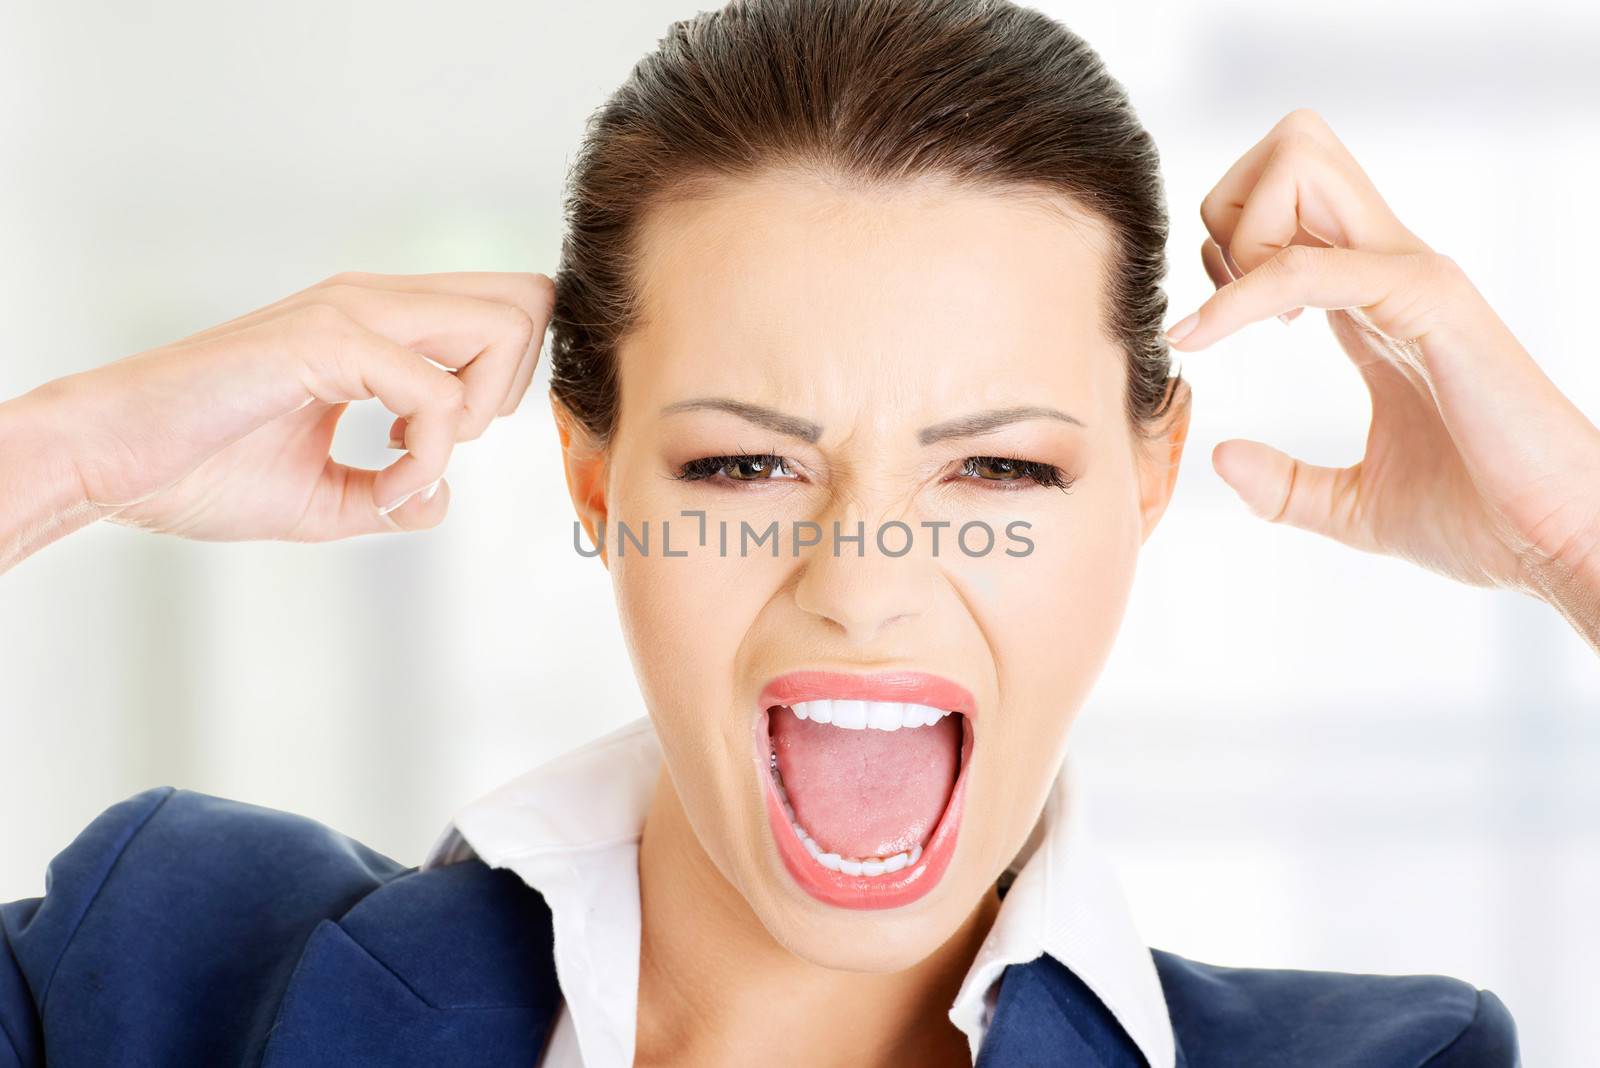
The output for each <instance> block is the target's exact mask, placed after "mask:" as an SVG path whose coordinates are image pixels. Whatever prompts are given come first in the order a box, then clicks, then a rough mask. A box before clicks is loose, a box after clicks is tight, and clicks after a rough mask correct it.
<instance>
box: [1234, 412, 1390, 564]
mask: <svg viewBox="0 0 1600 1068" xmlns="http://www.w3.org/2000/svg"><path fill="white" fill-rule="evenodd" d="M1211 466H1212V467H1213V468H1214V469H1215V470H1216V472H1217V474H1218V475H1220V476H1221V477H1222V480H1223V481H1224V482H1226V483H1227V484H1228V485H1229V486H1230V487H1232V489H1233V491H1234V492H1235V493H1237V494H1238V495H1239V499H1240V500H1242V501H1243V502H1244V504H1245V507H1247V508H1248V509H1250V511H1251V513H1252V514H1254V515H1255V516H1256V517H1257V518H1260V519H1264V520H1266V521H1267V522H1269V523H1283V524H1286V525H1288V526H1292V527H1299V528H1300V529H1302V530H1309V531H1311V532H1313V533H1315V534H1321V535H1324V536H1325V537H1329V538H1333V539H1335V540H1337V541H1341V542H1344V543H1345V544H1352V540H1351V539H1352V536H1353V532H1354V531H1356V530H1358V529H1359V525H1358V524H1357V522H1356V519H1357V516H1358V514H1359V508H1360V503H1361V502H1360V496H1361V495H1360V487H1361V465H1360V464H1356V465H1355V466H1353V467H1342V468H1334V467H1318V466H1317V465H1315V464H1308V463H1306V462H1305V461H1304V460H1296V459H1295V458H1294V457H1292V456H1288V455H1286V454H1284V453H1283V452H1280V451H1279V450H1277V449H1274V448H1273V447H1272V446H1270V445H1265V444H1262V443H1261V442H1259V441H1246V440H1243V439H1238V438H1235V439H1232V440H1229V441H1224V442H1220V443H1219V444H1218V445H1217V447H1216V448H1215V449H1213V450H1212V452H1211Z"/></svg>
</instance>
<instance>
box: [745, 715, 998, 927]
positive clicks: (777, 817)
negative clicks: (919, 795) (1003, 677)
mask: <svg viewBox="0 0 1600 1068" xmlns="http://www.w3.org/2000/svg"><path fill="white" fill-rule="evenodd" d="M767 717H768V713H767V712H766V711H765V710H763V711H762V713H761V715H760V716H758V717H757V719H756V764H757V768H758V770H759V773H760V775H761V781H762V782H763V783H765V784H766V785H765V790H764V793H765V794H766V798H767V823H768V824H769V825H770V826H771V828H772V837H773V840H774V841H775V842H776V843H777V845H778V855H779V856H780V857H782V858H783V866H784V867H785V868H786V869H788V871H789V875H790V876H791V877H792V878H793V879H794V881H795V882H796V883H798V884H799V886H800V889H802V890H804V891H805V892H806V893H808V894H810V895H811V896H812V897H814V898H816V899H817V900H818V901H821V902H822V903H823V904H826V905H833V906H835V907H837V908H845V909H892V908H898V907H900V906H901V905H909V904H911V903H912V902H913V901H917V900H919V899H920V898H921V897H922V896H923V895H924V894H927V893H928V892H929V891H930V890H932V889H933V888H934V887H935V886H936V885H938V882H939V880H940V879H941V878H943V876H944V873H945V870H946V869H947V868H949V867H950V858H951V857H952V856H953V855H954V854H955V850H956V833H957V832H958V831H959V830H960V829H961V810H962V801H963V799H964V798H965V797H966V788H967V765H968V764H970V763H971V754H972V722H971V720H970V718H969V717H967V716H962V717H961V731H962V736H961V770H960V771H959V772H957V773H956V782H955V786H954V787H952V788H951V790H950V800H949V801H948V802H946V804H945V806H944V813H943V814H942V815H941V816H940V817H939V822H938V824H937V825H936V826H935V827H934V829H933V837H932V838H930V839H929V840H928V844H927V845H926V846H924V847H923V850H922V856H921V858H919V859H918V861H917V863H915V864H911V865H907V866H906V867H904V868H902V869H900V870H899V871H897V872H895V873H894V874H892V875H849V874H847V873H845V872H842V871H834V870H833V869H831V868H824V867H823V866H822V865H821V864H818V863H817V862H816V861H815V860H813V859H812V857H811V854H810V853H809V852H807V851H806V847H805V846H804V845H803V844H802V843H801V841H800V839H799V837H798V836H797V835H796V834H795V833H794V827H793V826H792V825H791V824H790V823H789V817H788V816H786V815H785V814H784V811H783V802H782V801H780V800H779V799H778V787H777V784H776V783H774V782H773V781H772V773H771V770H770V769H769V767H768V755H767V754H768V741H767V739H768V737H769V734H770V732H769V727H768V720H767Z"/></svg>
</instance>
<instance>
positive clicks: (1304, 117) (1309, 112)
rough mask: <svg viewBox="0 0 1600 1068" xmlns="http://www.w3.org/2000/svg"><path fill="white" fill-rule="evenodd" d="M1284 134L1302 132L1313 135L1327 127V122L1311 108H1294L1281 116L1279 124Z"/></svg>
mask: <svg viewBox="0 0 1600 1068" xmlns="http://www.w3.org/2000/svg"><path fill="white" fill-rule="evenodd" d="M1279 125H1280V126H1281V127H1282V128H1283V132H1284V133H1285V134H1289V133H1303V134H1308V135H1315V134H1317V133H1320V132H1321V131H1323V130H1326V129H1328V122H1327V120H1326V119H1324V118H1323V117H1322V115H1321V114H1320V113H1318V112H1317V111H1315V110H1313V109H1312V108H1304V107H1302V108H1295V109H1294V110H1293V111H1291V112H1289V114H1287V115H1285V116H1284V117H1283V120H1282V122H1281V123H1280V124H1279Z"/></svg>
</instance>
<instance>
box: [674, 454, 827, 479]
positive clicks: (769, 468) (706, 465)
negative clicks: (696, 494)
mask: <svg viewBox="0 0 1600 1068" xmlns="http://www.w3.org/2000/svg"><path fill="white" fill-rule="evenodd" d="M672 477H673V478H676V479H680V480H682V481H684V482H701V481H704V480H706V479H715V478H722V479H723V480H725V481H728V482H773V481H782V480H785V479H792V478H795V477H797V476H795V474H794V473H793V472H792V471H790V470H789V462H788V461H787V460H785V459H784V458H783V457H782V456H775V455H773V454H772V453H756V452H740V453H733V454H731V455H728V456H702V457H701V458H699V459H698V460H690V461H689V462H688V463H686V464H684V465H683V466H682V467H680V468H679V469H678V473H677V474H675V475H673V476H672Z"/></svg>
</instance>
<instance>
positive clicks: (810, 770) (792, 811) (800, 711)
mask: <svg viewBox="0 0 1600 1068" xmlns="http://www.w3.org/2000/svg"><path fill="white" fill-rule="evenodd" d="M759 706H760V711H759V714H758V715H757V717H756V723H755V728H754V735H755V744H756V754H757V759H758V760H759V761H760V762H761V764H762V776H763V781H764V782H765V784H766V786H765V790H764V792H765V795H766V807H767V816H768V821H769V823H770V825H771V827H772V833H773V837H774V839H775V840H776V842H777V846H778V853H779V855H780V856H781V857H782V858H783V863H784V867H785V868H786V869H787V870H788V872H789V874H790V875H791V876H792V877H793V878H794V880H795V882H796V883H798V884H799V885H800V887H801V888H802V889H804V890H805V891H806V892H807V893H809V894H811V896H813V897H815V898H817V899H818V900H821V901H823V902H825V903H827V904H830V905H836V906H840V907H844V908H858V909H869V908H893V907H896V906H900V905H906V904H909V903H911V902H912V901H915V900H917V899H918V898H920V897H922V896H923V895H924V894H926V893H928V891H930V890H931V889H932V888H933V887H934V885H935V884H937V883H938V881H939V879H940V877H941V876H943V874H944V872H945V870H946V869H947V868H948V867H949V864H950V858H951V855H952V854H953V853H954V851H955V843H956V834H957V831H958V830H959V829H960V825H961V811H962V801H963V798H964V796H965V784H966V768H967V765H968V763H969V762H970V757H971V753H972V746H973V730H972V716H973V711H974V702H973V699H972V696H971V694H970V693H968V692H967V690H966V689H965V688H963V687H962V686H960V685H958V684H956V683H954V682H952V681H950V680H949V679H945V678H941V677H939V676H937V675H927V674H923V673H920V672H893V673H885V674H877V675H849V674H841V673H836V672H825V671H799V672H792V673H790V674H787V675H782V676H779V677H778V678H776V679H774V680H772V681H771V682H770V683H768V684H767V686H766V687H765V688H764V689H763V690H762V691H761V696H760V698H759Z"/></svg>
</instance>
